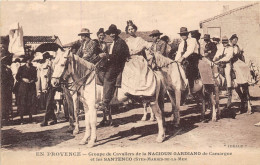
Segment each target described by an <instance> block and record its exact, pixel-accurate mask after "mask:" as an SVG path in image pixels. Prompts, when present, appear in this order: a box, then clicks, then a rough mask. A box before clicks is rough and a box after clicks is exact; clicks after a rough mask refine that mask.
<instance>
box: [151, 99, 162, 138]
mask: <svg viewBox="0 0 260 165" xmlns="http://www.w3.org/2000/svg"><path fill="white" fill-rule="evenodd" d="M151 108H152V111H153V112H154V114H155V117H156V120H157V122H158V130H159V132H158V136H157V138H156V141H157V142H158V143H161V142H163V140H164V139H165V130H164V120H163V114H162V111H161V110H160V107H159V105H158V102H151Z"/></svg>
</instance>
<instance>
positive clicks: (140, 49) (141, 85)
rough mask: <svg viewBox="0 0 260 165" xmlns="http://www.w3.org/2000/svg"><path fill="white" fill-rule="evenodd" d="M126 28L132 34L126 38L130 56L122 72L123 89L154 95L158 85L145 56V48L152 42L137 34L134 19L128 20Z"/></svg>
mask: <svg viewBox="0 0 260 165" xmlns="http://www.w3.org/2000/svg"><path fill="white" fill-rule="evenodd" d="M125 30H126V33H127V34H129V35H130V36H129V37H128V38H127V39H126V43H127V45H128V47H129V52H130V58H129V60H128V61H127V62H126V63H125V67H124V71H123V74H122V89H123V90H124V91H125V92H127V93H129V94H131V95H142V96H152V95H153V93H154V91H155V90H154V89H155V86H156V80H155V75H154V73H153V71H152V70H151V69H150V68H149V67H148V63H147V60H146V59H145V58H144V51H145V49H149V48H150V47H151V46H152V44H150V43H148V42H147V41H145V40H144V39H142V38H141V37H137V36H136V31H137V27H136V25H135V24H133V22H132V21H127V26H126V29H125Z"/></svg>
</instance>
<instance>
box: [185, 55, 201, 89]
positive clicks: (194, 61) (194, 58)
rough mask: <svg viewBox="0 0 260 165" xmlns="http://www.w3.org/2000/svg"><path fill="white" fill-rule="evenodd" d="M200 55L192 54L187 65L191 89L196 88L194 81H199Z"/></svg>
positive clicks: (187, 75)
mask: <svg viewBox="0 0 260 165" xmlns="http://www.w3.org/2000/svg"><path fill="white" fill-rule="evenodd" d="M198 64H199V55H198V54H191V55H190V56H189V57H188V58H187V64H186V69H185V70H186V71H185V72H186V77H187V79H188V81H189V85H190V88H193V87H194V80H197V79H199V68H198Z"/></svg>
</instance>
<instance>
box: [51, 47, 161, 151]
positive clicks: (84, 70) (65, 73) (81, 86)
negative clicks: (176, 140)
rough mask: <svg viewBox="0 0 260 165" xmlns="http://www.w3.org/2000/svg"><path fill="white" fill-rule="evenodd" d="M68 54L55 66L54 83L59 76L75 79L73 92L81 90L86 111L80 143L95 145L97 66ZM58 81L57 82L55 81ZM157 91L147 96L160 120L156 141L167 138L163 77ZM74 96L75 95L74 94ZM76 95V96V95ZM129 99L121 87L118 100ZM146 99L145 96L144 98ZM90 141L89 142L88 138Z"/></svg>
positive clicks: (158, 82)
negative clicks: (83, 132) (84, 129)
mask: <svg viewBox="0 0 260 165" xmlns="http://www.w3.org/2000/svg"><path fill="white" fill-rule="evenodd" d="M66 54H67V55H66V56H63V57H61V59H60V60H59V62H58V63H57V64H56V66H55V70H54V72H53V77H54V81H53V85H57V81H56V80H58V79H57V78H62V77H66V78H68V77H70V78H72V79H73V80H74V83H73V85H72V88H71V89H70V90H73V91H74V92H73V94H74V93H76V91H78V92H79V94H80V96H79V99H80V100H81V101H82V102H83V105H84V111H85V125H86V131H85V135H84V137H83V139H82V140H81V142H80V144H86V143H88V147H93V146H94V145H95V141H96V137H97V134H96V123H97V111H96V106H95V104H96V101H97V100H96V95H95V93H96V81H95V71H94V70H95V66H94V64H92V63H89V62H87V61H85V60H83V59H82V58H80V57H78V56H74V55H73V54H71V53H70V51H68V50H67V52H66ZM55 82H56V83H55ZM156 82H157V84H156V89H155V90H156V91H155V92H154V93H155V94H154V95H153V96H152V97H149V98H147V100H149V102H150V104H151V108H152V110H153V112H154V113H155V116H156V119H157V122H158V128H159V132H158V136H157V139H156V141H157V142H163V141H164V139H165V129H164V125H165V120H164V115H163V106H164V105H163V104H164V102H163V96H164V93H165V90H164V86H163V84H162V83H161V79H160V78H157V81H156ZM122 83H124V82H122ZM73 97H74V95H73ZM75 97H76V96H75ZM126 99H127V96H126V95H125V93H124V91H122V90H121V88H119V89H118V100H119V101H121V102H123V101H125V100H126ZM142 99H145V98H142ZM88 139H89V141H88V142H87V140H88Z"/></svg>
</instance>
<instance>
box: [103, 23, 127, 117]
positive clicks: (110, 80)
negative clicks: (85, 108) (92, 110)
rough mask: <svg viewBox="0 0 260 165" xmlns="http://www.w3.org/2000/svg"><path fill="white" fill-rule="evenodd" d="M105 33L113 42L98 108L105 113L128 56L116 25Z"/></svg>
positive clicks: (111, 26) (112, 25) (125, 45)
mask: <svg viewBox="0 0 260 165" xmlns="http://www.w3.org/2000/svg"><path fill="white" fill-rule="evenodd" d="M105 33H106V34H107V35H109V36H110V37H111V38H112V39H113V42H112V44H111V46H110V49H109V54H108V55H107V57H106V59H107V61H106V63H107V64H106V71H105V75H104V85H103V103H102V105H101V107H100V110H103V111H104V112H106V111H107V108H108V105H109V104H110V101H111V99H112V98H113V95H114V92H115V89H116V87H115V85H116V83H117V80H118V79H121V78H120V76H121V73H122V71H123V69H124V65H125V62H126V59H127V58H128V57H129V56H130V55H129V48H128V46H127V44H126V42H125V41H124V40H122V39H121V38H120V37H119V34H120V33H121V30H119V29H117V27H116V25H114V24H111V25H110V26H109V28H108V30H107V31H106V32H105ZM119 83H120V82H119Z"/></svg>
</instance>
